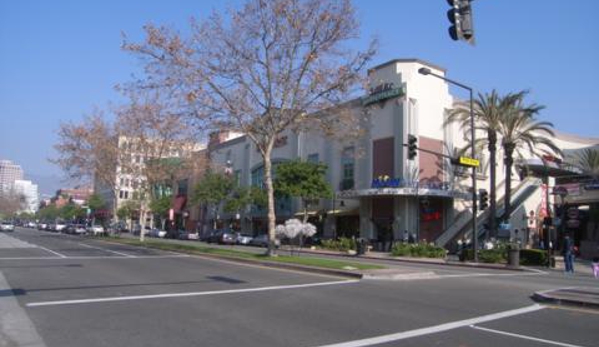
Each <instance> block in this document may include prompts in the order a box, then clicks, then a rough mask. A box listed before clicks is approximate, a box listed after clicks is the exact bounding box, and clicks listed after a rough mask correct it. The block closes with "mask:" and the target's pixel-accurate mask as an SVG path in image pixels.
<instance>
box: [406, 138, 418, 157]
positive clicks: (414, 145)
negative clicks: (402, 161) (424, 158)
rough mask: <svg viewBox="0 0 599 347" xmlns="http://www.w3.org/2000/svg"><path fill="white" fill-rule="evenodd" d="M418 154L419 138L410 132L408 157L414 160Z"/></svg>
mask: <svg viewBox="0 0 599 347" xmlns="http://www.w3.org/2000/svg"><path fill="white" fill-rule="evenodd" d="M417 154H418V138H417V137H416V136H414V135H411V134H408V159H410V160H414V158H416V155H417Z"/></svg>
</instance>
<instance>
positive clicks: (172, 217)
mask: <svg viewBox="0 0 599 347" xmlns="http://www.w3.org/2000/svg"><path fill="white" fill-rule="evenodd" d="M168 219H170V220H175V210H174V209H172V208H171V209H170V210H168Z"/></svg>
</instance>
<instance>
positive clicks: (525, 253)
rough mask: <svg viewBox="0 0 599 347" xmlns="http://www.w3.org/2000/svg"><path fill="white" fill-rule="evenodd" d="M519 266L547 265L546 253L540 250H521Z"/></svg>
mask: <svg viewBox="0 0 599 347" xmlns="http://www.w3.org/2000/svg"><path fill="white" fill-rule="evenodd" d="M520 265H547V251H546V250H542V249H521V250H520Z"/></svg>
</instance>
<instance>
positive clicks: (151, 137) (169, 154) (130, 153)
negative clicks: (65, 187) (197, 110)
mask: <svg viewBox="0 0 599 347" xmlns="http://www.w3.org/2000/svg"><path fill="white" fill-rule="evenodd" d="M125 93H126V95H127V96H128V97H129V103H127V104H126V105H124V106H123V107H121V108H120V109H119V110H118V111H117V114H118V118H117V127H118V132H119V134H121V139H122V141H121V150H120V152H119V168H120V171H121V172H120V175H121V176H122V177H124V178H126V180H127V181H128V182H130V184H131V188H133V189H134V193H133V195H134V196H133V200H134V201H136V202H137V203H138V204H139V209H138V210H139V222H140V225H141V226H142V230H143V229H144V226H145V221H146V215H147V214H148V213H149V212H150V208H149V204H150V202H151V201H152V200H155V199H157V198H160V196H157V193H158V191H159V190H160V189H157V188H159V187H160V186H162V187H170V188H172V187H173V185H174V181H175V180H177V179H178V178H181V177H189V176H191V175H192V173H193V172H194V171H195V170H197V169H198V168H199V167H200V166H201V165H202V164H203V163H202V162H201V161H198V157H197V156H196V157H195V158H192V155H193V153H194V151H197V150H199V147H198V146H197V144H196V141H195V132H194V131H193V130H195V129H193V128H190V127H188V126H187V124H186V123H185V122H184V121H183V118H182V116H181V115H180V114H178V113H174V112H171V109H170V106H169V104H168V102H167V101H166V100H164V99H163V98H161V95H160V93H158V91H157V90H149V89H136V88H130V89H127V90H125ZM140 240H141V241H143V240H144V233H143V232H141V233H140Z"/></svg>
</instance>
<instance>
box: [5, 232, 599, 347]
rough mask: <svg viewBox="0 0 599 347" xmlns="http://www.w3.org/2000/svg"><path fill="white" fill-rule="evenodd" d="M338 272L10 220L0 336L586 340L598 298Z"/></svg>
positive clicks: (513, 277) (493, 274) (448, 274)
mask: <svg viewBox="0 0 599 347" xmlns="http://www.w3.org/2000/svg"><path fill="white" fill-rule="evenodd" d="M390 266H393V267H394V268H395V269H398V270H402V269H405V270H406V271H427V272H433V273H434V274H435V276H432V277H427V278H422V279H412V280H395V281H389V280H361V281H355V280H347V279H344V278H338V277H328V276H322V275H315V274H308V273H300V272H293V271H283V270H277V269H271V268H265V267H260V266H253V265H242V264H237V263H229V262H226V261H221V260H213V259H209V258H203V257H193V256H186V255H181V254H175V253H169V252H163V251H157V250H150V249H143V248H135V247H130V246H125V245H116V244H110V243H105V242H102V241H98V240H92V239H85V238H80V237H76V236H69V235H61V234H53V233H47V232H40V231H36V230H29V229H22V228H17V230H16V231H15V232H14V233H9V234H0V323H1V325H0V346H19V345H23V346H25V345H27V346H52V347H54V346H56V347H67V346H90V347H93V346H314V347H317V346H329V345H335V346H347V347H349V346H373V345H377V346H507V345H513V346H588V347H590V346H597V345H599V343H598V341H599V329H598V328H597V327H599V312H597V311H592V310H583V309H568V308H556V307H549V306H540V305H537V304H535V303H534V302H533V301H532V300H531V299H530V295H531V294H532V293H533V292H534V291H538V290H547V289H554V288H561V287H572V286H597V285H599V281H596V280H595V279H594V278H592V277H591V276H590V275H589V276H585V275H573V276H566V275H563V274H561V273H557V272H551V273H545V272H539V271H537V272H510V271H498V270H489V269H484V270H483V269H468V268H455V267H445V266H442V265H425V264H406V265H402V264H393V265H390Z"/></svg>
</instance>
